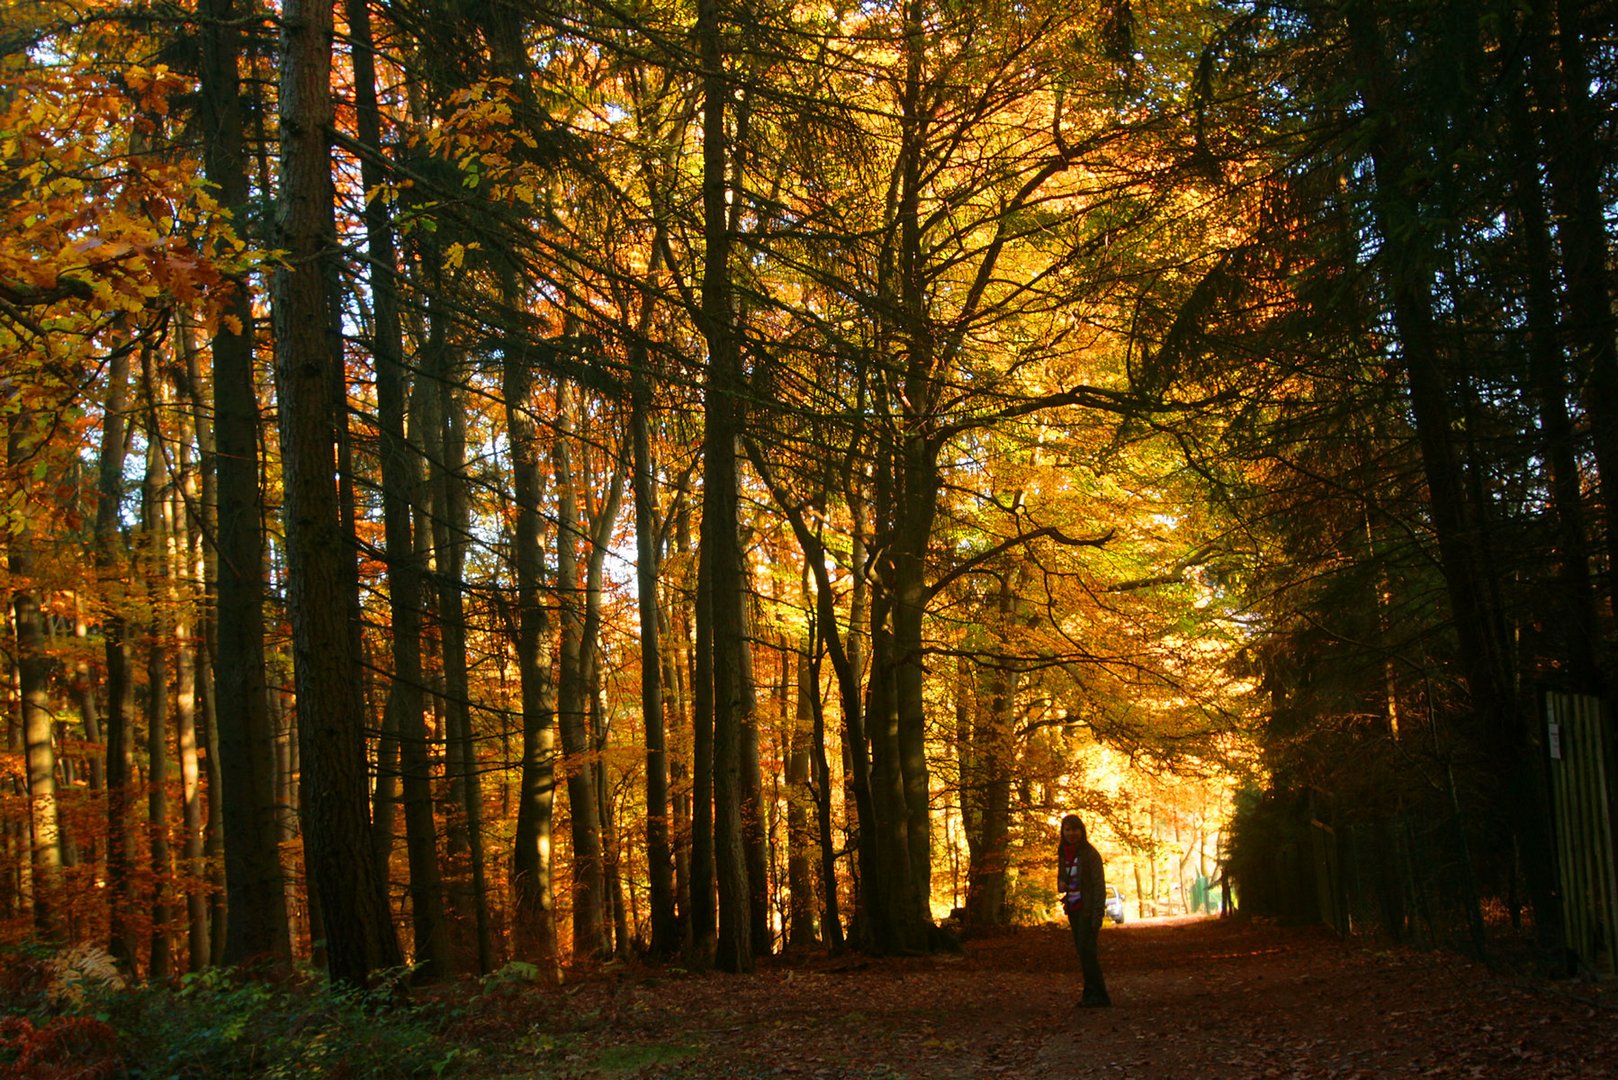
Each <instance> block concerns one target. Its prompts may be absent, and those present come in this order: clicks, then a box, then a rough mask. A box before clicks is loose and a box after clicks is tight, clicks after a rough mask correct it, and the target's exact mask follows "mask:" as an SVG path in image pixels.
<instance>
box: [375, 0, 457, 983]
mask: <svg viewBox="0 0 1618 1080" xmlns="http://www.w3.org/2000/svg"><path fill="white" fill-rule="evenodd" d="M346 8H347V14H348V25H349V32H350V35H351V37H352V40H353V51H352V57H353V65H354V104H355V124H356V133H357V134H358V136H359V140H360V142H361V143H362V144H364V145H365V146H368V147H372V148H374V150H375V153H377V154H380V153H381V152H382V125H381V115H380V111H379V109H378V107H377V97H376V62H375V55H374V53H375V49H374V46H373V45H372V33H371V11H370V4H369V3H368V0H347V4H346ZM386 180H387V173H386V172H385V171H384V170H383V168H382V167H381V165H380V164H379V163H378V162H377V160H376V158H375V157H373V156H371V155H369V154H368V155H365V156H362V157H361V159H360V182H361V183H362V184H363V185H364V187H365V189H366V190H367V191H371V190H374V189H376V188H378V187H380V186H381V185H383V184H384V183H385V182H386ZM365 242H366V250H367V252H368V253H369V256H370V274H369V280H370V285H371V303H372V316H373V319H374V327H375V332H374V334H373V338H372V341H371V354H372V356H373V357H375V361H376V400H377V425H378V429H379V434H380V437H381V447H380V453H379V457H380V467H381V472H382V521H383V536H384V544H385V545H386V551H387V568H388V611H389V614H390V616H391V618H390V623H389V629H390V631H391V634H390V643H391V646H392V654H393V679H392V681H391V682H390V683H389V686H388V698H387V705H386V710H387V717H388V721H387V723H388V726H389V727H390V728H392V729H393V730H394V731H396V732H397V733H398V747H399V757H400V773H401V783H402V788H403V792H402V794H403V801H404V816H405V849H406V852H407V853H408V857H409V863H410V912H411V918H412V925H413V929H414V935H413V936H414V940H415V964H416V974H417V976H418V977H420V978H422V979H425V980H429V981H431V980H435V979H440V978H445V977H447V976H448V975H449V974H450V973H451V961H450V949H449V929H448V926H447V924H446V922H445V914H444V894H443V884H442V881H441V879H440V875H439V869H438V827H437V824H436V822H435V821H434V818H433V793H432V769H433V765H432V755H431V753H430V750H429V746H428V735H427V725H426V722H425V710H426V705H425V692H424V688H425V676H424V675H423V672H422V663H421V638H422V602H423V596H424V594H425V591H426V590H425V587H424V581H425V576H426V567H425V566H424V565H423V564H422V563H421V561H420V560H419V559H418V557H417V545H416V542H415V537H414V535H413V527H412V522H411V510H412V496H413V494H414V492H415V488H416V483H417V477H418V476H419V473H420V469H421V465H420V463H419V461H418V458H417V455H416V451H415V449H414V448H413V447H412V446H411V445H410V443H409V441H408V440H407V437H406V435H405V427H406V424H405V414H406V411H407V406H408V399H409V376H408V374H407V372H406V370H405V363H404V350H403V336H404V335H403V329H402V327H401V325H400V319H399V295H398V285H397V280H398V260H397V257H396V255H395V247H394V241H393V223H392V221H391V220H390V218H389V213H388V203H387V200H385V199H380V198H376V199H371V200H369V201H368V202H367V203H366V206H365ZM381 788H382V784H381V783H380V782H379V784H378V789H379V794H380V790H381ZM480 967H486V965H480Z"/></svg>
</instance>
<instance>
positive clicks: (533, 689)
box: [503, 355, 560, 980]
mask: <svg viewBox="0 0 1618 1080" xmlns="http://www.w3.org/2000/svg"><path fill="white" fill-rule="evenodd" d="M503 370H504V386H503V390H504V397H505V403H506V430H507V431H508V432H509V433H510V438H511V475H512V488H513V494H514V497H515V501H516V504H517V527H516V535H515V536H514V537H513V544H512V561H513V563H514V564H515V565H514V568H515V572H516V577H517V675H518V680H519V683H520V696H521V701H522V732H523V748H522V776H521V780H520V784H521V795H520V797H519V799H518V803H517V831H516V836H515V838H514V841H513V846H512V857H511V877H512V882H511V890H512V904H513V907H514V912H513V921H514V925H513V931H512V932H513V937H514V938H515V941H516V949H517V955H518V957H519V958H521V959H523V960H526V961H528V962H530V963H533V964H537V965H539V966H540V968H541V969H542V970H544V971H546V972H547V973H548V976H549V977H550V978H552V979H553V980H554V979H555V978H556V977H557V975H558V974H559V972H560V967H559V958H558V954H557V948H556V914H555V897H554V890H553V888H552V884H551V812H552V807H553V805H554V802H555V795H556V727H555V719H556V716H555V705H554V702H553V700H552V693H553V687H552V685H551V658H550V637H551V630H550V617H549V615H548V614H547V613H546V608H545V596H544V577H545V565H544V550H545V549H544V547H543V538H542V535H541V533H542V525H541V519H540V513H539V509H540V505H541V503H542V502H543V501H544V488H543V473H542V472H541V469H540V457H539V437H538V432H537V431H536V429H535V425H534V414H533V386H534V378H533V371H532V369H531V368H530V367H529V366H528V364H527V363H526V361H525V359H524V358H522V357H520V356H515V355H513V356H508V357H507V358H506V363H505V367H504V369H503Z"/></svg>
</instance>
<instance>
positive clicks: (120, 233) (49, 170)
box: [0, 60, 256, 369]
mask: <svg viewBox="0 0 1618 1080" xmlns="http://www.w3.org/2000/svg"><path fill="white" fill-rule="evenodd" d="M187 89H189V83H188V81H187V80H186V79H184V78H182V77H181V76H179V75H176V74H175V73H174V72H172V71H170V70H169V69H168V68H166V67H164V66H162V65H157V66H153V67H142V66H139V65H135V66H128V67H124V68H122V69H121V70H120V71H119V72H118V73H117V74H116V75H112V74H109V73H106V72H101V71H96V70H92V69H89V68H87V67H85V66H83V65H79V64H75V63H71V62H56V63H52V64H37V63H28V62H26V61H21V62H19V61H17V60H13V61H12V62H11V63H8V64H6V65H5V66H4V67H3V68H0V172H3V173H4V175H6V176H7V177H8V183H7V184H6V187H5V189H4V190H5V192H6V199H5V200H4V202H3V203H0V221H3V227H0V350H3V351H5V352H8V353H9V354H11V355H12V356H15V357H18V358H19V359H20V360H21V361H22V362H23V363H27V364H28V365H29V366H30V367H39V368H50V367H59V366H62V365H61V364H60V362H63V361H69V360H70V359H76V360H77V364H74V363H67V364H66V365H65V368H66V369H71V368H72V367H75V366H77V365H78V364H82V363H83V362H84V359H85V356H84V354H83V346H82V344H80V343H82V342H83V341H85V340H86V339H90V340H92V341H94V340H96V339H97V338H98V337H99V336H100V335H102V334H103V333H105V332H106V331H108V330H109V329H111V328H113V327H118V328H120V329H121V330H122V331H125V332H127V331H129V330H133V329H136V328H138V327H139V326H141V325H144V324H145V323H146V322H148V321H149V320H150V319H151V318H152V317H153V315H154V313H156V312H158V311H161V310H163V309H166V308H169V307H172V306H174V305H176V304H183V305H187V306H192V307H195V308H198V309H199V314H200V316H201V318H202V319H203V320H205V321H208V320H211V318H212V317H213V313H212V310H211V309H212V308H213V307H214V306H215V305H214V304H212V303H210V301H212V300H214V299H216V296H217V293H218V292H219V291H220V285H221V282H222V280H223V278H224V275H225V274H226V273H228V272H230V271H232V270H237V269H242V268H244V267H246V266H249V265H251V264H252V262H254V261H255V259H256V256H255V254H254V253H252V252H249V251H247V250H246V248H245V246H244V245H243V244H242V243H241V241H240V240H239V239H238V238H237V237H236V236H235V235H234V233H233V231H232V230H231V228H230V226H229V223H228V221H226V220H225V219H224V218H223V216H222V215H221V214H220V213H219V208H218V206H217V204H216V203H215V202H214V200H213V199H212V197H211V196H210V195H209V193H208V192H207V190H206V188H205V187H204V184H203V181H202V179H201V169H200V167H199V166H198V165H197V163H196V162H195V161H193V160H190V159H189V158H187V157H186V156H185V155H183V154H180V153H176V152H174V151H173V150H172V148H169V147H164V146H163V145H162V143H161V141H160V140H161V133H162V127H163V124H164V122H165V118H166V117H167V115H168V111H169V101H170V99H171V98H172V97H173V95H174V94H176V93H177V92H180V91H183V90H187ZM99 346H100V347H101V348H105V347H106V343H99Z"/></svg>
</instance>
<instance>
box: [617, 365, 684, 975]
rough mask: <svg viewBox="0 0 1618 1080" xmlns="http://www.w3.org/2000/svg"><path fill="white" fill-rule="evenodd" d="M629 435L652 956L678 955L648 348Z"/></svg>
mask: <svg viewBox="0 0 1618 1080" xmlns="http://www.w3.org/2000/svg"><path fill="white" fill-rule="evenodd" d="M636 353H637V358H638V359H639V363H631V365H630V370H631V371H632V372H634V375H633V378H634V386H633V394H632V398H633V401H632V407H633V410H634V411H633V412H632V413H631V415H630V420H629V423H630V432H631V438H632V439H633V441H634V477H635V490H634V495H635V554H636V559H635V583H636V586H637V596H636V603H637V604H638V606H639V611H640V696H641V720H642V723H643V725H644V727H645V731H646V863H647V879H648V880H647V885H648V889H649V891H650V894H651V896H650V900H651V909H652V910H651V923H652V940H651V953H652V955H653V956H658V957H668V956H672V955H674V952H675V950H676V949H678V947H679V940H678V938H679V926H678V923H677V922H676V919H675V914H676V913H675V892H674V857H673V851H672V847H671V844H670V841H669V812H670V807H669V761H668V731H667V728H666V726H665V725H666V720H665V718H664V715H663V672H662V664H663V650H662V646H661V642H660V640H659V637H658V610H659V597H658V580H659V578H660V577H661V574H660V572H659V569H660V566H661V560H660V558H659V545H658V521H657V502H656V494H655V487H654V479H655V476H654V471H653V465H652V440H651V432H650V426H651V423H650V418H649V416H648V413H649V412H650V411H651V388H650V387H649V386H648V385H647V383H646V378H645V376H644V374H643V372H644V371H645V370H646V359H647V358H646V350H645V349H644V348H638V349H637V351H636Z"/></svg>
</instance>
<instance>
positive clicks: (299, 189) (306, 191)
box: [273, 0, 400, 986]
mask: <svg viewBox="0 0 1618 1080" xmlns="http://www.w3.org/2000/svg"><path fill="white" fill-rule="evenodd" d="M331 49H332V4H331V2H330V0H290V2H289V3H287V4H286V5H285V7H284V9H283V17H282V33H281V55H282V65H283V66H282V71H281V96H280V130H281V188H280V195H279V200H278V213H277V217H278V220H277V224H278V226H279V233H280V235H279V238H278V241H279V244H280V246H281V248H282V250H284V251H285V252H286V253H287V255H286V262H285V263H283V264H282V266H281V267H280V268H279V269H277V271H276V273H275V277H274V283H273V284H274V294H273V296H274V301H275V303H274V308H273V310H274V318H275V334H276V347H277V355H276V389H277V394H278V399H279V406H280V408H279V415H280V432H281V453H282V476H283V484H284V491H285V496H284V497H285V503H284V508H283V518H284V523H285V530H286V554H287V597H288V606H289V610H290V614H291V621H292V639H293V650H294V659H295V665H294V678H295V680H296V685H297V701H298V735H299V744H300V753H299V758H300V763H301V765H302V769H303V772H302V775H303V777H304V784H303V792H302V799H303V802H302V806H301V810H302V821H303V835H304V853H305V860H306V862H307V864H308V868H309V873H310V878H311V882H312V884H313V886H314V888H315V889H316V890H317V892H318V896H319V902H320V909H321V914H322V918H323V921H324V929H325V941H326V948H327V963H328V969H329V971H330V972H331V976H332V978H333V979H334V980H337V981H339V982H344V983H347V984H350V985H355V986H360V985H364V984H365V983H366V981H367V980H368V978H369V976H370V974H371V972H373V971H375V970H376V969H378V968H380V967H393V966H396V965H397V964H398V963H399V961H400V953H399V942H398V938H397V936H396V935H395V933H394V930H393V924H392V921H391V918H390V915H389V911H388V903H387V895H386V892H385V890H384V887H383V883H382V881H381V879H380V878H379V877H378V876H377V874H376V864H375V862H374V861H373V859H372V857H371V843H370V818H369V813H368V792H367V783H366V760H365V732H364V716H363V714H362V710H361V708H360V705H361V700H360V698H359V696H358V694H357V693H356V691H355V689H354V687H355V684H356V682H357V681H358V680H359V679H360V678H361V671H360V657H359V656H357V655H355V652H354V636H353V627H352V625H351V624H350V614H351V611H352V605H353V598H352V597H351V596H350V595H349V594H348V592H347V591H346V590H345V586H347V585H348V584H349V582H350V578H351V574H350V572H349V570H348V569H345V566H344V563H345V560H348V561H350V562H351V561H352V560H351V554H350V552H349V551H348V550H347V548H346V547H345V544H344V537H343V535H342V521H343V516H342V508H341V507H340V506H339V505H338V500H337V492H336V490H335V488H334V486H333V484H332V477H333V476H334V475H335V474H336V468H337V460H336V457H335V450H336V446H337V442H336V440H335V439H334V437H333V428H332V421H333V418H334V417H337V416H339V415H340V403H339V402H337V401H335V400H333V391H334V388H335V387H336V386H337V385H338V384H337V380H336V377H335V376H336V373H335V372H334V371H333V370H332V368H333V364H334V360H335V358H336V354H335V353H334V350H333V348H332V342H330V341H329V340H327V337H326V335H327V333H328V332H329V327H330V326H331V312H330V311H329V310H328V308H327V304H328V302H329V299H330V298H329V295H328V289H327V285H326V275H325V274H324V273H323V272H322V266H323V265H324V263H325V260H326V259H329V258H332V257H333V256H334V253H333V252H329V251H326V250H325V249H324V248H325V244H326V242H327V240H328V237H329V236H330V235H331V231H332V230H331V225H330V222H331V216H332V212H333V208H332V205H331V200H330V187H331V154H330V146H329V141H328V140H329V138H330V132H331V125H332V103H331V84H330V78H331Z"/></svg>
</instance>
